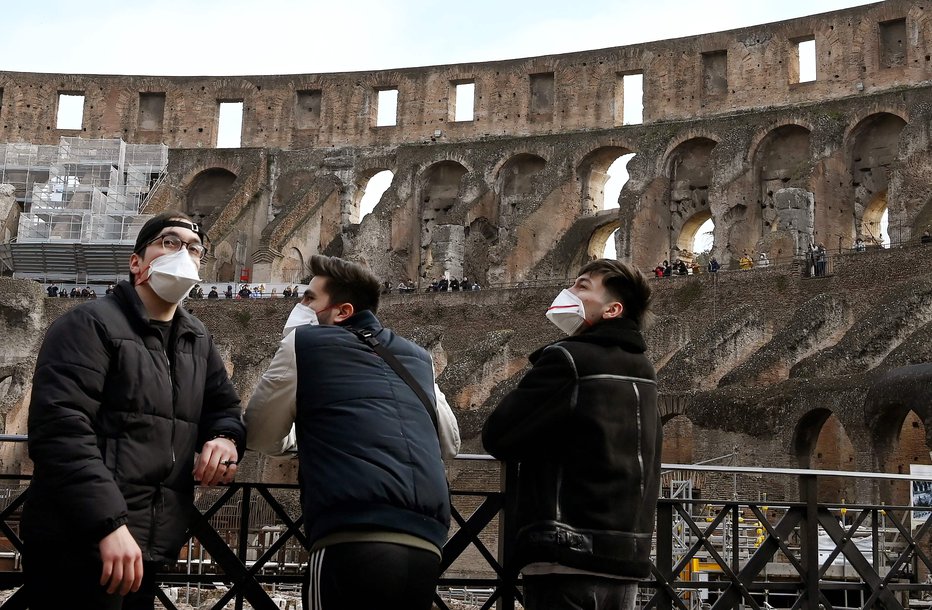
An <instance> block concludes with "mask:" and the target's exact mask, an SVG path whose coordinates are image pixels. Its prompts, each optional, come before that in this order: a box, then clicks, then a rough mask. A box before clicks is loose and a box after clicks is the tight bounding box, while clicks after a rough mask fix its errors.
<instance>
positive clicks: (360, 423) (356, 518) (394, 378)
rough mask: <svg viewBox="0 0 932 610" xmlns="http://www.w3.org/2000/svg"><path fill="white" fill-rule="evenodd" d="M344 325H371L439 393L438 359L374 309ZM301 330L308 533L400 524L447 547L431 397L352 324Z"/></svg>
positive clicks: (301, 453) (298, 352)
mask: <svg viewBox="0 0 932 610" xmlns="http://www.w3.org/2000/svg"><path fill="white" fill-rule="evenodd" d="M343 325H345V326H352V327H354V328H356V329H359V330H363V329H367V330H370V331H372V332H373V334H374V335H375V337H376V339H378V341H379V342H380V343H381V344H382V345H384V346H385V347H387V348H388V350H389V351H391V352H392V353H393V354H394V355H395V356H396V357H397V358H398V360H399V361H401V363H402V364H404V366H405V367H406V368H407V369H408V371H409V372H410V373H411V375H412V376H413V377H414V379H415V380H416V381H417V382H418V383H420V384H421V387H422V388H424V391H425V392H426V393H427V394H428V396H430V397H431V399H433V397H434V392H433V391H432V388H433V385H434V372H433V368H432V366H433V365H432V364H431V360H430V356H429V355H428V354H427V352H426V351H424V349H422V348H421V347H419V346H417V345H415V344H414V343H412V342H410V341H408V340H407V339H404V338H402V337H399V336H397V335H395V334H394V333H393V332H392V331H391V330H389V329H387V328H383V327H382V325H381V324H380V323H379V321H378V319H377V318H376V317H375V316H374V315H373V314H372V313H371V312H369V311H362V312H360V313H358V314H356V315H354V316H352V317H351V318H349V319H348V320H346V321H345V322H343ZM295 332H296V333H297V334H296V335H295V360H296V363H297V369H298V376H297V377H298V388H297V396H296V398H297V414H296V418H295V428H296V432H297V440H298V447H299V450H298V457H299V459H300V464H299V469H300V479H301V491H302V495H303V500H304V522H305V524H306V526H307V537H308V541H309V542H310V543H311V544H313V543H314V542H315V541H317V540H318V539H320V538H322V537H323V536H326V535H328V534H331V533H335V532H345V531H351V530H373V531H393V532H401V533H404V534H410V535H412V536H416V537H418V538H421V539H422V540H427V541H429V542H432V543H433V544H434V545H436V546H437V548H438V549H439V548H442V547H443V544H444V543H445V542H446V538H447V533H448V531H449V528H450V499H449V494H448V490H447V483H446V475H445V473H444V468H443V461H442V460H441V457H440V442H439V440H438V439H437V430H436V429H435V428H434V424H433V422H432V421H431V419H430V415H429V414H428V413H427V410H426V409H425V407H424V404H423V403H421V401H420V400H418V398H417V395H416V394H415V393H414V392H413V391H412V390H411V388H410V387H408V385H407V384H406V383H405V382H404V380H402V379H401V377H399V376H398V374H397V373H395V372H394V371H393V370H392V369H391V368H390V367H389V365H388V363H386V362H385V361H384V360H383V359H382V358H381V357H380V356H379V355H378V354H376V353H375V352H374V351H373V350H372V348H370V347H369V346H368V345H366V344H365V343H363V341H362V340H361V339H359V338H358V337H357V336H356V335H354V334H353V333H351V332H350V331H348V330H347V329H345V328H341V327H340V326H310V325H308V326H301V327H298V328H297V330H295Z"/></svg>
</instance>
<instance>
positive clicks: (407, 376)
mask: <svg viewBox="0 0 932 610" xmlns="http://www.w3.org/2000/svg"><path fill="white" fill-rule="evenodd" d="M343 328H345V329H346V330H348V331H350V332H351V333H353V334H354V335H356V336H357V337H359V338H360V339H362V341H363V342H364V343H365V344H366V345H368V346H369V347H371V348H372V351H374V352H375V353H376V354H378V355H379V356H381V357H382V360H384V361H385V362H386V363H387V364H388V366H390V367H392V370H393V371H395V372H396V373H398V376H399V377H401V378H402V379H403V380H404V382H405V383H407V384H408V387H410V388H411V389H412V390H413V391H414V393H415V394H417V397H418V398H419V399H420V400H421V403H423V404H424V408H425V409H427V414H428V415H430V421H432V422H433V424H434V430H437V431H438V434H439V430H440V425H439V424H438V423H437V410H436V408H435V407H434V405H433V403H431V402H430V398H428V397H427V394H426V393H425V392H424V388H422V387H421V384H419V383H418V382H417V381H416V380H415V379H414V377H413V376H412V375H411V373H409V372H408V369H406V368H405V365H403V364H402V363H401V361H400V360H398V358H396V357H395V354H393V353H391V352H390V351H389V350H388V348H386V347H385V346H384V345H382V344H381V343H379V340H378V339H376V338H375V335H373V334H372V331H370V330H365V329H363V330H360V329H358V328H351V327H349V326H344V327H343Z"/></svg>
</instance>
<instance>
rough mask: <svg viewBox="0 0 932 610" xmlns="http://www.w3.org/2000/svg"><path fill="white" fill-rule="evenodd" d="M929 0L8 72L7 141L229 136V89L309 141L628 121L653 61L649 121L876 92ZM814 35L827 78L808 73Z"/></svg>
mask: <svg viewBox="0 0 932 610" xmlns="http://www.w3.org/2000/svg"><path fill="white" fill-rule="evenodd" d="M930 37H932V23H930V21H929V19H928V17H927V15H926V11H925V8H924V7H923V5H922V3H921V2H916V1H908V0H887V1H886V2H882V3H878V4H873V5H868V6H863V7H856V8H851V9H846V10H842V11H836V12H832V13H824V14H820V15H813V16H810V17H804V18H799V19H793V20H789V21H783V22H779V23H774V24H768V25H761V26H755V27H749V28H742V29H739V30H731V31H726V32H718V33H714V34H705V35H700V36H692V37H687V38H680V39H675V40H665V41H658V42H652V43H647V44H638V45H630V46H624V47H614V48H609V49H600V50H595V51H586V52H579V53H569V54H563V55H553V56H545V57H532V58H526V59H513V60H507V61H496V62H486V63H471V64H458V65H448V66H431V67H426V68H406V69H398V70H383V71H363V72H352V73H337V74H299V75H280V76H230V77H169V76H106V75H65V74H26V73H13V72H3V73H0V90H2V91H3V97H2V100H0V103H2V108H0V141H23V142H33V143H49V144H55V143H57V141H58V138H59V137H60V136H62V135H69V136H71V135H81V136H84V137H90V138H119V137H122V138H124V139H126V140H127V141H131V142H164V143H166V144H168V145H169V146H170V147H173V148H199V147H211V146H214V145H215V144H216V142H217V120H218V105H219V103H220V102H231V101H241V102H242V103H243V107H244V120H243V134H242V135H243V140H242V141H243V145H244V146H247V147H270V148H293V149H302V148H309V147H316V146H379V145H386V144H401V143H412V142H424V141H429V140H430V139H431V138H433V137H436V136H435V131H436V130H438V129H439V130H440V131H441V135H440V136H439V137H440V138H442V139H444V140H445V141H451V142H462V141H475V140H478V139H480V138H482V137H487V136H501V135H535V134H547V133H554V132H570V131H580V130H590V129H604V128H606V127H611V126H616V125H621V124H622V116H623V114H622V113H623V107H624V104H625V103H626V101H627V103H631V100H626V96H625V94H624V93H625V92H624V91H623V82H624V80H623V77H624V76H625V75H629V74H635V73H640V74H643V76H644V98H643V102H644V115H643V116H644V120H645V122H655V121H675V120H684V119H694V118H705V117H711V116H715V115H721V114H725V113H735V112H743V111H748V110H753V109H760V108H765V107H781V106H792V105H797V104H805V103H810V102H814V101H821V100H825V99H837V98H843V97H848V96H853V95H858V94H860V93H862V92H863V93H873V92H877V91H883V90H888V89H890V88H894V87H898V86H900V85H902V84H904V83H915V82H921V81H924V80H928V79H929V78H930V77H932V61H930V59H929V56H928V54H929V40H930ZM806 40H814V41H815V45H816V56H817V58H818V60H817V67H816V71H817V74H816V80H815V81H813V82H803V83H800V82H798V80H799V59H798V50H797V45H798V44H799V43H800V42H804V41H806ZM467 82H472V83H475V113H474V114H475V116H474V118H473V120H472V121H460V122H455V121H453V120H452V118H453V116H454V114H453V108H452V105H453V104H454V103H455V99H454V98H453V96H452V95H453V90H454V89H455V86H456V85H457V84H462V83H467ZM385 89H397V90H398V109H397V110H398V111H397V124H396V125H395V126H389V127H376V126H375V125H376V121H375V118H376V110H377V109H376V104H377V99H378V92H379V91H380V90H385ZM60 93H66V94H81V95H84V96H85V106H84V120H83V125H82V127H81V128H80V129H77V130H59V129H57V128H56V127H57V125H56V112H57V107H58V95H59V94H60Z"/></svg>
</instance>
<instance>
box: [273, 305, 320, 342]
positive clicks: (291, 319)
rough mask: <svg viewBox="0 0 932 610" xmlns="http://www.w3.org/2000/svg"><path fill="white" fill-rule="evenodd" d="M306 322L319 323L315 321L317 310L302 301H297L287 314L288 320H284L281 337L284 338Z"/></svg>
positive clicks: (315, 324) (314, 324) (313, 324)
mask: <svg viewBox="0 0 932 610" xmlns="http://www.w3.org/2000/svg"><path fill="white" fill-rule="evenodd" d="M306 324H311V325H312V326H317V325H318V324H319V322H318V321H317V312H316V311H314V310H313V309H311V308H310V307H308V306H307V305H305V304H304V303H298V304H297V305H295V306H294V309H292V310H291V314H289V315H288V321H287V322H285V330H283V331H282V337H283V338H284V337H285V336H286V335H287V334H288V333H290V332H291V331H293V330H294V329H296V328H297V327H299V326H304V325H306Z"/></svg>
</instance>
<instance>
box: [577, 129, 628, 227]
mask: <svg viewBox="0 0 932 610" xmlns="http://www.w3.org/2000/svg"><path fill="white" fill-rule="evenodd" d="M636 152H637V151H635V150H631V149H630V148H627V147H625V146H617V145H606V146H601V147H599V148H596V149H595V150H592V151H590V152H589V153H588V154H587V155H586V156H585V157H583V159H582V160H581V161H580V162H579V163H578V164H577V165H576V175H577V176H578V180H579V182H580V186H581V197H582V208H581V211H582V213H583V214H594V213H596V212H599V211H601V210H602V209H603V208H604V207H605V202H604V196H605V191H604V189H605V183H606V182H607V181H608V173H607V172H608V168H609V167H610V166H611V164H612V163H614V162H615V160H616V159H617V158H618V157H621V156H622V155H626V154H629V153H636Z"/></svg>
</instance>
